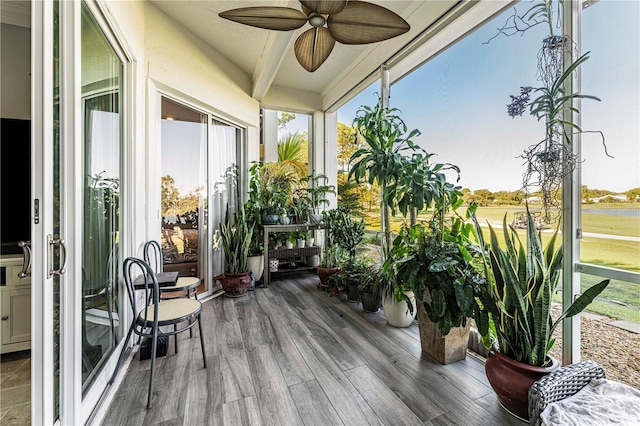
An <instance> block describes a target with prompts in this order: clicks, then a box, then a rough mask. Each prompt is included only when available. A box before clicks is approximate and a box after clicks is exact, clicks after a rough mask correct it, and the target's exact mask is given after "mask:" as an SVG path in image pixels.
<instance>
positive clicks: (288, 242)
mask: <svg viewBox="0 0 640 426" xmlns="http://www.w3.org/2000/svg"><path fill="white" fill-rule="evenodd" d="M287 248H288V249H292V248H293V243H292V242H291V241H287Z"/></svg>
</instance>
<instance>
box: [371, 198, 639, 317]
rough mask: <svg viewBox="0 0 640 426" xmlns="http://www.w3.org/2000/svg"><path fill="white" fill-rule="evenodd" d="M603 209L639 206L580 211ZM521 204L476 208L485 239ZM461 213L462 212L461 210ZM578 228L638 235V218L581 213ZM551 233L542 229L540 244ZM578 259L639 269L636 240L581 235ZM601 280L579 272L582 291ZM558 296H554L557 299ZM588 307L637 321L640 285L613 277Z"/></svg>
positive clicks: (375, 226)
mask: <svg viewBox="0 0 640 426" xmlns="http://www.w3.org/2000/svg"><path fill="white" fill-rule="evenodd" d="M594 209H597V210H604V209H612V210H616V209H640V204H638V203H634V204H631V203H619V204H617V203H612V204H590V205H583V211H588V210H594ZM522 210H523V208H522V207H521V206H501V207H479V208H478V211H477V213H476V216H477V217H478V220H479V222H480V224H481V226H482V228H483V231H484V235H485V238H488V236H489V231H488V227H487V226H486V223H487V222H489V223H490V224H491V225H492V226H494V228H495V230H496V232H497V233H498V237H499V240H500V242H501V243H504V239H503V238H502V229H500V227H501V226H502V219H503V217H504V215H505V214H506V215H507V223H509V222H511V221H512V220H513V217H514V213H515V212H520V211H522ZM461 213H462V214H464V211H462V212H461ZM430 217H431V216H430V215H429V214H424V215H422V216H420V217H419V219H423V220H428V218H430ZM365 221H366V223H367V229H369V230H372V231H379V230H380V215H379V213H378V212H371V213H369V214H368V215H367V216H366V217H365ZM402 222H403V219H402V218H392V230H394V231H398V230H399V229H400V227H401V224H402ZM582 228H583V232H584V233H587V234H588V233H594V234H605V235H613V236H628V237H634V238H639V237H640V217H630V216H615V215H608V214H601V213H597V214H595V213H594V214H583V215H582ZM518 233H519V235H520V238H521V240H522V242H523V243H524V242H525V241H526V240H525V237H524V234H525V233H524V230H518ZM550 235H551V230H549V232H543V233H542V238H543V243H545V242H546V240H547V239H548V238H549V236H550ZM580 258H581V261H582V262H584V263H593V264H596V265H601V266H608V267H612V268H619V269H625V270H629V271H635V272H640V241H625V240H617V239H611V238H596V237H593V236H584V237H583V238H582V240H581V244H580ZM601 280H602V279H601V278H599V277H593V276H591V275H586V274H582V275H581V287H582V291H584V290H586V289H587V288H589V287H591V286H592V285H594V284H596V283H598V282H600V281H601ZM560 298H561V296H560V295H556V299H557V300H560ZM589 310H590V311H593V312H596V313H599V314H601V315H607V316H610V317H612V318H616V319H623V320H628V321H633V322H636V323H640V285H637V284H633V283H627V282H623V281H616V280H613V281H611V283H610V284H609V286H608V287H607V289H606V290H605V291H604V292H603V293H602V294H601V295H600V297H599V298H598V299H596V300H595V301H594V302H593V303H592V304H591V305H590V306H589Z"/></svg>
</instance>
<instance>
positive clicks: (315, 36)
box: [294, 27, 336, 72]
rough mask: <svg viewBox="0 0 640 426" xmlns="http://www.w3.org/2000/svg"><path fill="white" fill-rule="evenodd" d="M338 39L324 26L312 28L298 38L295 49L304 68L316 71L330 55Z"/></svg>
mask: <svg viewBox="0 0 640 426" xmlns="http://www.w3.org/2000/svg"><path fill="white" fill-rule="evenodd" d="M335 44H336V41H335V40H334V39H333V37H331V34H329V30H328V29H326V28H324V27H318V28H311V29H309V30H307V31H305V32H303V33H302V34H300V37H298V39H297V40H296V43H295V45H294V51H295V54H296V58H297V59H298V62H299V63H300V65H302V68H304V69H305V70H307V71H309V72H314V71H315V70H317V69H318V68H319V67H320V65H322V64H323V63H324V61H326V60H327V58H328V57H329V54H330V53H331V50H333V46H334V45H335Z"/></svg>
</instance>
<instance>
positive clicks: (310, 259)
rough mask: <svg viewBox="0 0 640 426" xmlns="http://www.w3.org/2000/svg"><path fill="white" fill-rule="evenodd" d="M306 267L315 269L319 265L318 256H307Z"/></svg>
mask: <svg viewBox="0 0 640 426" xmlns="http://www.w3.org/2000/svg"><path fill="white" fill-rule="evenodd" d="M307 265H308V266H311V267H313V268H317V267H318V265H320V256H319V255H317V254H313V255H311V256H307Z"/></svg>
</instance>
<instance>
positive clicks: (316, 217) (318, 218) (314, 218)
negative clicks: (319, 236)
mask: <svg viewBox="0 0 640 426" xmlns="http://www.w3.org/2000/svg"><path fill="white" fill-rule="evenodd" d="M322 219H323V216H322V213H310V214H309V221H310V222H311V223H315V224H321V223H322Z"/></svg>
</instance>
